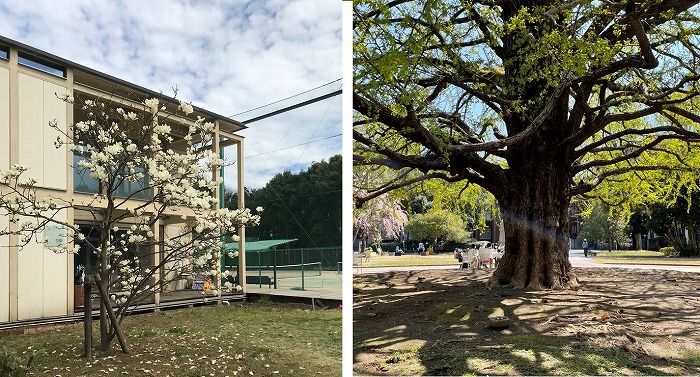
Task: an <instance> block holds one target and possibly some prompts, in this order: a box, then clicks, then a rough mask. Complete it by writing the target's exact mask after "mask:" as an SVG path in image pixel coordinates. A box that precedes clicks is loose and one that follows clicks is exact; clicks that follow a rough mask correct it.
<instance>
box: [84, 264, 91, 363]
mask: <svg viewBox="0 0 700 377" xmlns="http://www.w3.org/2000/svg"><path fill="white" fill-rule="evenodd" d="M91 296H92V279H91V276H90V275H85V281H84V282H83V310H84V312H83V333H84V336H85V341H84V345H85V357H86V358H88V359H92V297H91Z"/></svg>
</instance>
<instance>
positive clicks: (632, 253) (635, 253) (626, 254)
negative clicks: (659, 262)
mask: <svg viewBox="0 0 700 377" xmlns="http://www.w3.org/2000/svg"><path fill="white" fill-rule="evenodd" d="M594 252H595V253H596V256H598V257H606V258H619V257H622V258H663V257H664V253H662V252H660V251H653V250H615V251H605V250H600V251H596V250H594Z"/></svg>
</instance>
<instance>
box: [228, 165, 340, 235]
mask: <svg viewBox="0 0 700 377" xmlns="http://www.w3.org/2000/svg"><path fill="white" fill-rule="evenodd" d="M341 162H342V158H341V156H340V155H335V156H332V157H331V158H330V159H329V160H328V161H321V162H316V163H313V164H312V165H311V166H309V168H308V169H307V170H306V171H301V172H299V173H296V174H294V173H292V172H290V171H285V172H282V173H279V174H277V175H275V176H274V177H273V178H272V179H271V180H270V181H269V182H268V183H267V184H266V185H265V187H263V188H259V189H248V188H246V193H245V195H246V196H245V203H246V206H247V207H251V208H256V207H258V206H261V207H263V208H264V209H265V216H263V217H262V218H261V220H260V224H259V225H258V226H256V227H255V228H252V229H250V230H249V231H247V233H246V235H247V236H249V237H257V238H258V239H260V240H267V239H291V238H296V239H298V241H296V242H294V243H293V244H292V246H293V247H323V246H339V245H340V244H341V215H342V205H341V193H342V192H341V190H342V166H341ZM237 201H238V199H237V193H232V192H227V193H226V198H225V205H226V206H227V207H229V208H236V207H237V204H236V203H237Z"/></svg>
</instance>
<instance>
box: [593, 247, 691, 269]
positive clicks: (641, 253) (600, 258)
mask: <svg viewBox="0 0 700 377" xmlns="http://www.w3.org/2000/svg"><path fill="white" fill-rule="evenodd" d="M595 260H596V262H598V263H605V264H647V265H648V264H654V265H686V266H698V265H700V259H698V258H675V257H674V258H669V257H664V253H662V252H660V251H651V250H616V251H598V252H597V253H596V258H595Z"/></svg>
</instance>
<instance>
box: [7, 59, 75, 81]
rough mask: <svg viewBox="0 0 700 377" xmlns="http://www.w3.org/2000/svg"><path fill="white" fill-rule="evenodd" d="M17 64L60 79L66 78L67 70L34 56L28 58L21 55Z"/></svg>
mask: <svg viewBox="0 0 700 377" xmlns="http://www.w3.org/2000/svg"><path fill="white" fill-rule="evenodd" d="M17 62H18V63H19V64H22V65H24V66H27V67H32V68H34V69H38V70H40V71H42V72H46V73H48V74H51V75H54V76H58V77H66V69H65V68H63V67H61V66H58V65H56V64H51V63H49V62H45V61H42V60H41V59H37V58H34V57H32V56H27V55H23V54H20V55H19V56H18V59H17Z"/></svg>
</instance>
